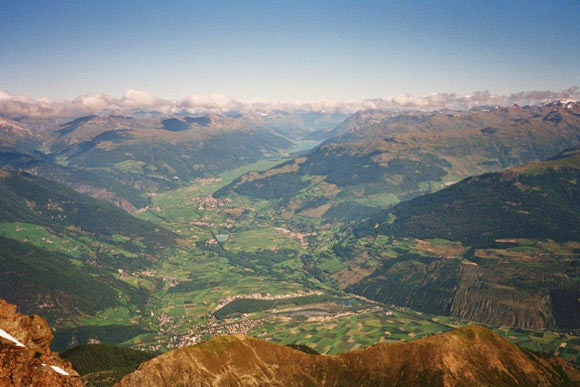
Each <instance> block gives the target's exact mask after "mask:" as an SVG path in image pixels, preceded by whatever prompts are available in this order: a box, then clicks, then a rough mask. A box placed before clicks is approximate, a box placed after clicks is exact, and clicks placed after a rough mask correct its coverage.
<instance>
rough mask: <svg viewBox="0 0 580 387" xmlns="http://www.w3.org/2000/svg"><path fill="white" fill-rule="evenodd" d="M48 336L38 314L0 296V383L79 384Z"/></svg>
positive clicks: (51, 336) (34, 385)
mask: <svg viewBox="0 0 580 387" xmlns="http://www.w3.org/2000/svg"><path fill="white" fill-rule="evenodd" d="M52 338H53V335H52V332H51V330H50V327H49V326H48V324H47V322H46V321H45V320H44V319H43V318H42V317H40V316H36V315H32V316H26V315H23V314H20V313H17V312H16V306H15V305H11V304H9V303H7V302H6V301H4V300H2V299H0V386H7V387H8V386H31V387H36V386H38V387H41V386H42V387H45V386H50V387H58V386H67V387H69V386H82V385H83V383H82V382H81V380H80V377H79V375H78V373H77V372H76V371H74V370H73V369H72V367H71V365H70V363H69V362H68V361H66V360H63V359H61V358H60V357H59V356H58V354H56V353H53V352H51V351H50V348H49V347H50V343H51V342H52Z"/></svg>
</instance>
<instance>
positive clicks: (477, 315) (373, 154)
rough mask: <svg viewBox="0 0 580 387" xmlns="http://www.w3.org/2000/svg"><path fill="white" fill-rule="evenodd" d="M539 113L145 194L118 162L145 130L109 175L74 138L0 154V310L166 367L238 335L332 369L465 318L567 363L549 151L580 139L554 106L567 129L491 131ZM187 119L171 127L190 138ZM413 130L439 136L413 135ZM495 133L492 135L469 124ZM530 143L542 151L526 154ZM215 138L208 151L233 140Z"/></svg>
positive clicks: (571, 300) (569, 334) (402, 125)
mask: <svg viewBox="0 0 580 387" xmlns="http://www.w3.org/2000/svg"><path fill="white" fill-rule="evenodd" d="M514 109H515V110H514ZM550 109H560V108H558V107H556V108H554V107H551V108H550ZM550 109H548V111H546V108H545V107H536V108H527V110H526V109H516V108H507V109H503V108H501V109H498V111H494V112H493V114H491V116H490V115H482V114H481V113H479V112H478V113H473V114H472V115H477V116H478V118H474V117H473V116H472V115H470V114H467V115H465V114H460V115H458V116H449V115H448V114H438V113H435V115H434V116H433V115H430V114H427V115H424V114H423V115H422V114H418V115H417V116H413V117H412V118H409V117H407V116H404V117H403V118H401V117H399V118H396V117H395V118H392V117H391V118H388V119H387V122H388V124H385V123H382V124H380V125H378V124H377V123H376V122H375V121H373V120H374V118H373V120H371V121H372V122H373V126H372V127H370V128H366V129H360V128H359V127H358V126H356V128H357V129H356V130H355V129H352V128H351V129H349V130H352V132H349V131H346V132H344V133H342V132H341V133H342V134H336V133H335V134H334V135H335V137H332V138H330V139H327V140H325V141H323V142H322V143H321V142H320V141H318V140H316V141H315V140H308V139H306V140H304V139H300V138H298V139H296V138H295V139H287V140H285V141H287V142H288V144H286V143H285V144H284V147H283V148H271V149H270V150H269V151H267V152H265V151H263V149H262V150H256V149H253V150H250V151H248V154H254V155H256V156H255V157H254V159H252V158H250V159H246V160H245V161H243V162H240V164H242V165H240V166H236V165H235V164H234V165H232V168H226V167H224V166H221V167H219V166H216V168H215V169H213V168H209V169H208V168H205V167H204V168H202V169H200V170H199V174H198V173H197V172H196V173H195V174H190V175H180V176H182V177H183V179H182V178H179V179H173V180H170V181H171V184H169V185H167V184H165V183H164V184H162V185H158V184H157V183H155V184H152V183H153V182H154V181H159V180H155V179H156V178H154V175H151V174H150V173H149V172H146V170H149V171H153V170H154V169H155V168H153V169H152V168H151V167H150V166H151V165H158V164H159V162H160V161H159V159H157V160H154V161H153V164H147V163H148V162H145V161H143V160H145V159H143V158H142V156H139V153H132V152H133V151H131V152H129V153H127V152H126V148H123V147H124V146H126V145H123V144H124V142H125V141H129V143H131V144H133V143H134V141H137V142H138V143H140V144H141V145H140V146H142V147H143V149H149V146H150V144H148V143H147V142H143V141H145V140H143V138H142V137H141V136H142V135H143V134H139V135H138V136H137V139H138V140H135V139H132V140H130V139H128V138H124V139H117V140H118V141H120V144H122V145H121V148H122V149H125V150H123V151H122V152H124V153H123V154H124V156H123V157H129V159H126V160H125V161H122V162H119V163H116V164H114V166H112V165H109V166H105V165H104V164H103V165H97V164H94V165H93V164H91V165H88V164H87V165H85V164H83V163H81V162H79V161H76V160H85V157H88V155H89V154H90V152H93V150H94V149H100V148H99V147H97V148H94V147H92V146H91V147H88V148H86V149H84V148H83V147H82V146H80V147H79V145H78V144H77V143H76V142H75V141H76V140H74V137H73V138H71V139H70V144H68V145H66V146H65V145H58V147H60V146H63V147H64V148H63V149H68V148H67V147H73V148H74V149H76V150H75V151H70V153H67V152H69V151H64V153H62V156H57V158H56V159H54V160H51V158H53V157H54V155H53V154H52V153H50V154H48V156H42V157H39V156H38V155H36V156H35V157H37V158H39V160H40V159H43V161H31V159H29V158H26V157H24V156H22V155H20V156H18V157H14V155H13V153H10V152H7V153H3V155H4V157H0V160H3V167H4V168H6V169H5V170H2V176H1V182H2V187H1V189H2V192H4V195H3V198H2V200H0V205H2V207H1V209H2V211H1V212H0V218H1V219H2V222H1V223H0V238H3V239H2V240H5V242H4V243H3V247H4V248H3V250H2V254H1V258H3V260H0V264H1V265H2V266H1V267H2V275H6V276H10V277H9V278H10V279H9V280H8V281H5V282H3V283H2V285H0V292H1V294H0V296H1V297H4V298H6V299H7V300H8V301H9V302H14V303H17V304H18V305H19V306H20V307H21V308H22V309H23V310H24V311H25V312H28V313H38V314H40V315H42V316H44V317H45V318H47V319H48V320H49V322H50V323H51V325H52V326H53V327H54V329H55V333H54V340H53V342H52V349H53V350H54V351H59V352H62V351H65V350H67V349H70V348H74V347H75V346H77V345H79V344H80V345H82V344H86V343H103V344H114V345H121V346H123V347H128V348H131V349H134V350H140V351H145V352H143V353H164V352H167V351H171V350H174V349H178V348H183V347H187V346H192V345H197V344H200V343H204V342H205V341H206V340H209V339H211V338H213V337H216V336H222V335H239V334H243V335H248V336H252V337H255V338H258V339H264V340H268V341H271V342H273V343H278V344H281V345H290V346H305V348H306V347H307V348H309V350H311V351H315V352H316V353H321V354H328V355H336V354H341V353H348V352H350V351H355V350H359V349H364V348H368V347H372V346H373V345H375V344H381V343H397V342H403V341H416V340H419V339H422V338H426V337H430V336H432V335H436V334H441V333H445V332H449V331H452V330H453V329H456V328H461V327H464V326H466V325H469V324H471V323H473V322H477V323H479V324H483V325H485V326H486V327H488V328H489V329H491V330H492V331H493V332H495V333H497V334H499V335H501V336H502V337H504V338H506V339H507V340H509V341H511V342H512V343H515V344H517V345H519V346H520V347H522V348H526V349H529V350H533V351H538V352H544V353H548V354H552V355H557V356H560V357H562V358H564V359H566V360H568V361H570V362H571V363H573V364H576V365H580V327H579V326H578V324H577V322H578V321H579V320H578V316H580V314H579V313H580V312H578V310H580V309H579V307H578V305H577V298H578V297H577V296H576V295H577V294H578V292H579V291H580V288H579V287H578V283H579V282H578V278H580V277H579V274H578V267H579V266H578V262H579V261H578V251H579V249H580V230H578V228H577V225H578V224H580V219H578V218H577V214H578V213H579V212H578V207H577V206H578V204H577V203H579V201H578V200H579V199H578V188H577V185H578V179H577V176H578V168H579V165H580V163H579V160H580V159H579V158H578V155H579V154H580V153H579V148H578V147H577V146H576V147H568V148H567V150H565V149H566V147H565V146H564V143H567V142H571V143H572V144H575V143H576V141H577V139H580V137H577V136H580V132H579V131H578V128H580V125H578V123H576V121H575V120H577V118H576V117H577V116H576V113H575V112H576V110H578V111H580V108H578V106H576V105H575V107H574V108H573V109H571V108H566V109H567V110H565V111H564V113H566V114H568V115H567V116H565V118H566V120H569V121H571V123H569V124H566V125H567V126H566V129H565V130H560V129H555V128H554V127H553V125H554V124H553V121H549V120H542V121H541V122H542V124H541V125H540V124H538V129H534V126H533V125H532V129H529V126H526V127H525V129H522V128H520V127H519V126H518V127H516V128H514V127H512V126H510V125H514V124H513V123H509V122H508V123H505V122H504V121H505V120H508V121H513V120H521V119H525V117H529V119H535V118H536V115H538V114H543V116H542V117H544V118H545V117H547V116H549V115H550V114H551V112H552V111H553V110H550ZM376 114H378V113H372V114H371V117H374V116H375V115H376ZM514 115H515V116H516V117H517V118H514ZM522 116H523V117H524V118H522ZM212 117H213V116H212ZM186 118H187V117H186ZM186 118H184V119H180V120H177V121H179V122H182V124H183V125H182V126H179V128H182V129H183V130H182V131H177V132H178V133H182V132H189V131H193V132H196V131H198V130H201V129H200V128H198V127H197V126H196V127H189V126H187V125H198V121H192V122H193V124H192V123H191V122H190V123H187V122H188V121H187V119H186ZM119 120H121V121H119ZM352 120H355V122H357V125H367V123H366V118H365V119H363V118H361V117H357V116H355V117H352V118H350V121H352ZM392 120H394V122H395V123H396V125H397V126H396V128H397V129H392V128H391V126H390V125H392V122H391V121H392ZM397 120H401V122H399V121H397ZM417 120H418V121H417ZM425 120H426V121H435V122H439V121H440V120H443V122H444V125H451V128H446V129H445V128H443V129H438V127H437V126H435V124H433V123H432V122H431V123H429V124H428V125H426V127H425V129H420V130H419V129H417V131H414V130H416V129H413V128H414V126H409V125H418V126H419V128H421V122H423V121H425ZM482 120H483V122H481V121H482ZM126 121H129V122H131V121H130V120H128V119H127V118H123V119H121V118H119V117H113V118H109V119H105V120H104V121H103V119H101V118H95V117H89V118H86V119H84V120H80V121H76V122H73V123H69V124H61V125H60V126H59V129H58V131H63V130H65V131H67V130H70V132H67V133H73V132H74V131H75V130H82V131H83V132H82V133H84V134H83V135H87V136H89V137H88V139H87V141H94V140H90V138H91V137H90V136H96V137H99V136H102V133H105V132H103V130H104V128H105V126H104V125H103V122H106V123H108V124H113V125H119V122H123V125H122V126H121V127H120V128H118V129H116V130H120V131H123V130H129V129H127V128H125V125H137V124H135V123H130V124H126V123H125V122H126ZM177 121H171V122H170V123H165V124H163V125H179V124H178V123H177ZM190 121H191V120H190ZM218 121H219V120H218V118H216V117H213V118H212V120H210V121H199V122H201V123H203V124H204V125H209V122H213V123H215V122H218ZM465 121H467V122H468V124H466V123H465ZM474 121H477V122H478V125H479V126H476V124H474ZM152 122H157V121H143V120H141V124H144V123H148V124H151V123H152ZM161 122H164V121H161ZM490 122H494V123H495V124H496V125H497V126H498V128H499V127H502V128H504V129H503V130H504V131H505V133H502V134H500V135H498V134H497V133H498V132H497V131H496V132H493V133H492V132H491V131H485V133H483V132H482V131H481V130H480V129H478V128H480V127H481V126H484V125H488V124H489V123H490ZM502 122H504V123H503V124H502ZM186 123H187V125H186ZM450 123H451V124H450ZM239 125H242V124H239ZM344 125H347V126H348V125H353V124H352V122H350V123H347V124H344ZM344 125H343V126H344ZM381 125H382V126H381ZM440 125H443V124H440ZM454 125H455V126H457V127H458V128H462V129H458V128H455V126H454ZM462 125H465V128H463V126H462ZM201 126H202V128H203V125H201ZM176 127H177V126H176ZM486 127H487V126H486ZM129 128H131V126H129ZM171 128H175V127H173V126H171ZM130 130H137V127H133V129H130ZM147 130H149V131H158V130H160V129H155V128H150V129H147ZM163 130H165V131H167V129H163ZM236 130H237V129H236ZM241 130H244V131H245V130H247V129H245V127H244V129H241ZM336 130H343V129H341V127H338V129H336ZM460 130H465V131H466V132H458V131H460ZM497 130H498V131H500V129H497ZM530 130H531V131H532V133H535V134H537V135H539V134H540V132H542V135H543V136H546V139H545V141H543V142H540V143H538V142H535V141H537V139H536V140H534V141H530V140H529V138H531V137H530ZM534 130H535V132H534ZM234 131H235V130H234ZM169 132H171V134H170V135H169V136H173V133H174V131H173V130H169ZM391 132H392V133H391ZM488 132H489V133H488ZM146 133H147V131H146ZM154 133H155V134H154V135H152V136H154V141H159V138H158V137H156V136H158V134H157V132H154ZM224 133H225V136H226V137H225V140H224V141H225V142H224V144H222V145H223V146H226V147H231V146H233V147H234V148H235V147H237V146H238V145H239V144H235V145H232V144H231V143H230V140H229V136H230V135H231V133H230V132H229V131H227V130H226V131H225V132H224ZM363 133H364V136H363V137H360V136H361V135H362V134H363ZM61 135H62V132H61ZM65 135H66V134H65ZM196 135H197V134H196ZM212 135H213V136H215V137H216V139H220V138H222V135H224V134H223V133H221V134H212ZM386 135H392V137H385V136H386ZM494 135H495V136H496V137H494V138H491V137H490V136H494ZM107 136H110V135H109V134H107ZM180 136H185V137H180V138H182V139H183V138H189V136H194V134H192V133H187V134H180ZM415 136H416V137H415ZM575 136H576V137H575ZM48 138H50V136H49V137H48ZM57 138H58V137H57ZM107 138H109V137H107ZM115 138H116V137H115ZM117 140H114V141H113V143H112V144H118V143H119V142H115V141H117ZM50 141H52V140H49V144H51V143H50ZM107 141H108V140H107ZM163 141H167V138H165V137H163ZM214 141H219V140H214ZM260 141H261V140H259V141H258V142H257V144H260ZM352 141H354V142H352ZM414 142H417V143H420V145H413V143H414ZM55 144H56V143H55ZM55 144H52V145H50V147H51V148H49V149H56V148H53V147H57V145H55ZM63 144H67V142H66V141H64V142H63ZM247 144H249V143H247ZM117 146H118V145H110V146H109V145H107V146H106V147H105V148H102V149H103V151H106V152H112V151H114V149H116V147H117ZM127 146H128V145H127ZM131 146H133V145H131ZM479 147H483V148H484V150H483V151H480V152H477V153H474V154H473V155H472V156H471V157H469V158H464V159H462V158H460V157H457V156H453V157H452V155H457V154H459V153H461V152H468V150H469V149H475V148H479ZM258 148H259V145H258ZM59 149H60V148H59ZM554 150H555V151H556V153H552V152H553V151H554ZM563 150H565V151H564V152H561V151H563ZM85 152H89V153H87V154H86V155H82V154H83V153H85ZM114 152H116V151H114ZM186 152H192V155H195V156H191V157H197V155H198V152H199V151H198V150H196V151H192V150H191V149H190V150H187V151H186ZM204 152H205V151H203V152H202V157H206V156H207V157H209V154H211V153H212V152H213V151H208V152H209V153H207V154H205V153H204ZM234 152H235V151H234ZM256 152H258V153H259V155H258V153H256ZM560 152H561V153H560ZM204 154H205V156H204ZM546 154H548V155H550V157H544V155H546ZM64 155H67V156H66V157H65V156H64ZM141 155H142V154H141ZM393 155H397V156H396V157H395V158H393V157H394V156H393ZM137 156H139V157H141V158H139V157H137ZM79 157H80V159H78V158H79ZM91 157H96V156H91ZM99 157H100V156H99ZM102 157H103V158H104V159H108V158H110V155H109V156H102ZM67 158H68V159H70V160H68V161H67ZM154 159H155V158H154ZM491 159H495V160H496V161H494V162H491V161H490V160H491ZM538 159H547V160H544V161H536V160H538ZM486 160H487V161H486ZM488 161H489V162H488ZM147 165H149V166H147ZM505 167H511V168H507V169H506V168H505ZM111 168H114V169H115V171H113V169H111ZM144 168H145V169H144ZM85 172H87V173H88V174H87V175H84V173H85ZM29 173H32V174H29ZM109 173H110V176H109V177H108V178H105V179H104V180H99V179H96V178H94V176H105V175H104V174H109ZM184 173H185V172H184ZM187 173H189V172H187ZM481 173H483V174H481ZM478 174H479V175H478ZM37 175H39V176H37ZM161 175H162V176H165V177H166V176H167V173H166V172H163V173H161ZM63 176H64V177H63ZM66 176H77V177H78V178H79V180H74V179H73V180H70V179H68V178H67V177H66ZM87 176H89V177H90V179H93V180H90V181H91V183H90V184H92V185H91V186H92V187H95V186H99V184H101V186H106V185H107V184H108V183H102V182H111V181H115V183H114V185H112V186H110V187H111V189H112V190H114V192H116V194H114V195H112V196H107V197H103V196H102V195H101V193H102V192H101V191H99V192H101V193H97V191H98V190H97V191H95V190H93V189H92V188H91V189H88V190H87V189H85V188H80V187H79V186H78V185H75V184H77V183H75V184H72V185H71V184H70V183H71V182H75V181H77V182H79V183H78V184H81V185H83V184H85V182H87V181H88V180H86V179H87ZM91 176H92V177H91ZM120 176H122V178H119V177H120ZM51 178H52V179H55V180H52V181H51V180H50V179H51ZM63 178H64V179H65V180H67V185H68V186H65V185H61V184H59V183H60V182H62V179H63ZM45 179H47V180H45ZM82 179H85V180H82ZM81 180H82V181H83V182H80V181H81ZM73 189H75V190H73ZM132 190H134V191H132ZM111 192H113V191H111ZM135 192H137V194H135ZM87 194H88V195H90V196H87ZM121 197H122V198H123V199H122V200H121V199H119V198H121ZM115 198H116V199H115ZM103 199H104V200H103ZM127 203H133V204H135V205H133V204H131V205H130V206H129V205H128V204H127ZM81 209H82V210H81ZM123 209H128V210H130V211H131V214H129V213H127V212H125V211H123ZM87 210H88V212H87ZM87 213H88V214H90V216H86V215H85V216H79V214H87ZM505 213H509V214H510V216H509V218H505V217H504V216H503V215H504V214H505ZM474 214H476V216H475V217H474ZM475 219H477V222H474V220H475ZM23 251H28V252H29V253H28V254H29V255H28V256H27V255H23V254H22V252H23ZM30 255H32V256H30ZM41 256H42V257H43V258H38V257H41ZM37 262H43V265H42V266H39V265H37ZM29 278H32V279H33V280H34V282H33V283H29V282H28V279H29ZM65 278H66V279H67V280H66V281H62V279H65ZM81 282H82V283H83V284H82V285H81V284H80V283H81ZM16 287H22V288H23V289H24V291H23V292H21V293H14V292H13V291H12V289H14V288H16ZM79 290H80V292H79Z"/></svg>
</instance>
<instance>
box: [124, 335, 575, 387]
mask: <svg viewBox="0 0 580 387" xmlns="http://www.w3.org/2000/svg"><path fill="white" fill-rule="evenodd" d="M210 385H211V386H239V385H244V386H296V385H301V386H353V385H360V386H395V385H396V386H424V385H429V386H512V385H520V386H557V385H566V386H575V385H580V371H578V370H577V369H575V368H573V367H572V366H571V365H570V364H568V363H567V362H566V361H565V360H563V359H561V358H555V357H548V356H541V355H538V354H535V353H532V352H529V351H524V350H521V349H520V348H518V347H517V346H516V345H514V344H511V343H509V342H508V341H506V340H505V339H503V338H501V337H500V336H498V335H496V334H494V333H492V332H491V331H489V330H488V329H486V328H483V327H479V326H467V327H464V328H460V329H457V330H454V331H451V332H447V333H443V334H440V335H436V336H431V337H428V338H425V339H421V340H417V341H412V342H404V343H393V344H379V345H375V346H373V347H370V348H367V349H364V350H359V351H353V352H349V353H345V354H341V355H336V356H325V355H310V354H306V353H303V352H300V351H296V350H294V349H291V348H288V347H284V346H280V345H277V344H273V343H270V342H268V341H263V340H257V339H253V338H250V337H246V336H241V335H237V336H222V337H217V338H214V339H211V340H209V341H206V342H204V343H202V344H199V345H196V346H193V347H187V348H182V349H178V350H175V351H172V352H169V353H166V354H164V355H161V356H158V357H156V358H154V359H152V360H150V361H148V362H145V363H143V364H142V365H141V366H140V367H139V369H137V370H136V371H135V372H133V373H132V374H129V375H127V376H125V377H124V378H123V379H122V380H121V382H120V383H119V384H118V386H120V387H130V386H139V387H142V386H172V387H174V386H210Z"/></svg>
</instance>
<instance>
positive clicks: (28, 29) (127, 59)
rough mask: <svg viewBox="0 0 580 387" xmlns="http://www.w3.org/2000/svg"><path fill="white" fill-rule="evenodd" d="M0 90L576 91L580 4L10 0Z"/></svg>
mask: <svg viewBox="0 0 580 387" xmlns="http://www.w3.org/2000/svg"><path fill="white" fill-rule="evenodd" d="M0 12H1V15H0V47H1V49H2V55H0V90H6V91H9V92H11V93H16V94H24V95H28V96H30V97H41V96H47V97H50V98H53V99H70V98H73V97H76V96H78V95H81V94H85V93H88V92H103V93H107V94H109V95H114V96H120V95H122V94H123V93H124V92H125V90H127V89H139V90H146V91H148V92H150V93H153V94H155V95H158V96H160V97H163V98H182V97H183V96H185V95H187V94H189V93H196V94H209V93H213V92H218V93H222V94H225V95H228V96H231V97H233V98H237V99H256V98H260V99H265V100H295V101H296V100H297V101H314V100H320V99H328V100H343V99H360V98H374V97H382V96H390V95H397V94H402V93H408V94H414V95H421V94H426V93H433V92H455V93H457V94H460V95H463V94H471V93H472V92H474V91H477V90H490V91H492V92H494V93H502V94H507V93H511V92H516V91H521V90H548V89H549V90H558V89H564V88H567V87H569V86H572V85H577V84H580V23H579V22H580V1H578V0H570V1H545V2H540V1H497V2H495V1H481V2H479V1H432V2H431V1H401V2H389V1H364V0H358V1H336V0H335V1H313V0H310V1H298V0H296V1H291V0H286V1H284V0H271V1H249V0H245V1H244V0H240V1H221V0H214V1H205V2H196V1H145V0H141V1H130V0H123V1H120V0H117V1H105V0H101V1H89V0H66V1H65V0H50V1H40V0H38V1H28V0H15V1H12V0H3V1H1V2H0Z"/></svg>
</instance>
